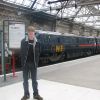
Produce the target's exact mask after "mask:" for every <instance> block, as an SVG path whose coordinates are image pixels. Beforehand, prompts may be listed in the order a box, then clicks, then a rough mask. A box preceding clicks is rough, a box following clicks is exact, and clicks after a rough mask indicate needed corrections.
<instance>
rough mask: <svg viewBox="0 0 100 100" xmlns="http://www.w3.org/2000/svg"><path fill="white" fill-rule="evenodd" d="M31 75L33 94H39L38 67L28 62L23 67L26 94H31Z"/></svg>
mask: <svg viewBox="0 0 100 100" xmlns="http://www.w3.org/2000/svg"><path fill="white" fill-rule="evenodd" d="M29 75H31V79H32V87H33V95H37V94H38V88H37V87H38V83H37V68H35V66H34V64H33V63H26V65H25V66H24V67H23V79H24V82H23V87H24V95H30V94H29V84H28V79H29Z"/></svg>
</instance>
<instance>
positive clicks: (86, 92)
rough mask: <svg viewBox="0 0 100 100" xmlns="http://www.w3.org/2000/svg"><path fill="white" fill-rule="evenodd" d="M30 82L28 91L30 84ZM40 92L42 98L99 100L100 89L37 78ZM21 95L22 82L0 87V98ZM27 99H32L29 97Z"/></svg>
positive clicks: (13, 99) (16, 98) (12, 98)
mask: <svg viewBox="0 0 100 100" xmlns="http://www.w3.org/2000/svg"><path fill="white" fill-rule="evenodd" d="M29 83H30V91H31V92H30V93H31V94H32V86H31V81H29ZM38 83H39V90H40V94H41V95H42V96H43V97H44V100H100V90H94V89H88V88H83V87H78V86H72V85H67V84H62V83H58V82H52V81H46V80H39V81H38ZM22 96H23V86H22V82H19V83H17V84H13V85H9V86H6V87H2V88H0V99H1V100H20V98H21V97H22ZM29 100H33V97H32V95H31V98H30V99H29Z"/></svg>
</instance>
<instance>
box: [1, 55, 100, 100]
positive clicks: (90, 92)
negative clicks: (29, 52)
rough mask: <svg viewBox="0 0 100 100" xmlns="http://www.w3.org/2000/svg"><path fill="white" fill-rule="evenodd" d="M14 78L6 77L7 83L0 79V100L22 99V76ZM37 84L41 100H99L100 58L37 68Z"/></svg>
mask: <svg viewBox="0 0 100 100" xmlns="http://www.w3.org/2000/svg"><path fill="white" fill-rule="evenodd" d="M16 76H17V77H15V78H13V77H12V74H8V75H7V82H3V76H0V99H1V100H20V98H21V97H22V96H23V85H22V72H21V71H20V72H17V73H16ZM38 83H39V91H40V94H41V95H42V96H43V97H44V100H100V55H96V56H91V57H87V58H81V59H77V60H72V61H67V62H63V63H58V64H54V65H50V66H45V67H41V68H38ZM29 84H30V92H31V99H30V100H33V99H32V86H31V80H29Z"/></svg>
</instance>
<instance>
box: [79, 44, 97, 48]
mask: <svg viewBox="0 0 100 100" xmlns="http://www.w3.org/2000/svg"><path fill="white" fill-rule="evenodd" d="M79 46H80V47H91V46H96V44H80V45H79Z"/></svg>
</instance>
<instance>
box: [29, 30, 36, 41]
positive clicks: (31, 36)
mask: <svg viewBox="0 0 100 100" xmlns="http://www.w3.org/2000/svg"><path fill="white" fill-rule="evenodd" d="M34 36H35V32H33V31H29V32H28V38H29V40H33V39H34Z"/></svg>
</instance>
